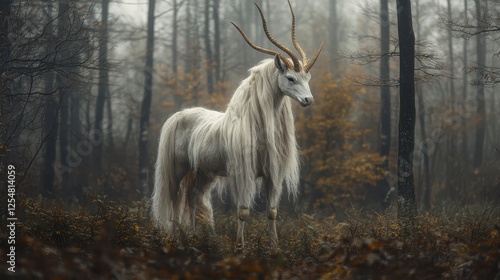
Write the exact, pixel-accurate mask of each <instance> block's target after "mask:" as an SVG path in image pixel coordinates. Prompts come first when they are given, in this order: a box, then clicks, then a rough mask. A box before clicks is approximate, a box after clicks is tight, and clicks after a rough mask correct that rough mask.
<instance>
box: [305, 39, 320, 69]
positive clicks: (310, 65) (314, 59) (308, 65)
mask: <svg viewBox="0 0 500 280" xmlns="http://www.w3.org/2000/svg"><path fill="white" fill-rule="evenodd" d="M321 49H323V42H321V45H319V49H318V51H317V52H316V54H314V56H313V58H312V59H311V63H310V64H309V63H308V64H307V66H306V72H309V70H311V68H312V67H313V65H314V63H315V62H316V59H318V56H319V54H320V53H321Z"/></svg>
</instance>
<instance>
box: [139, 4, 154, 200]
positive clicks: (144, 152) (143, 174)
mask: <svg viewBox="0 0 500 280" xmlns="http://www.w3.org/2000/svg"><path fill="white" fill-rule="evenodd" d="M155 4H156V0H149V6H148V28H147V42H146V65H145V67H144V97H143V99H142V105H141V115H140V120H139V183H140V186H141V191H142V192H143V194H145V195H147V194H148V192H149V188H148V174H149V156H148V129H149V113H150V112H149V111H150V109H151V100H152V95H153V72H154V69H153V56H154V39H155V37H154V35H155V34H154V31H155Z"/></svg>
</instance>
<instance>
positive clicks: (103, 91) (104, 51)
mask: <svg viewBox="0 0 500 280" xmlns="http://www.w3.org/2000/svg"><path fill="white" fill-rule="evenodd" d="M108 15H109V0H102V16H101V26H100V28H101V29H100V37H99V84H98V88H97V100H96V108H95V122H94V125H95V129H96V132H98V133H94V135H93V137H95V138H96V139H94V143H99V142H101V143H100V144H97V145H96V146H95V147H94V151H95V152H94V168H95V172H96V175H97V176H99V175H101V172H102V148H103V144H104V142H103V140H104V139H97V137H103V125H102V124H103V121H104V105H105V103H106V96H107V95H108V92H109V78H108V70H107V67H108V66H107V64H108Z"/></svg>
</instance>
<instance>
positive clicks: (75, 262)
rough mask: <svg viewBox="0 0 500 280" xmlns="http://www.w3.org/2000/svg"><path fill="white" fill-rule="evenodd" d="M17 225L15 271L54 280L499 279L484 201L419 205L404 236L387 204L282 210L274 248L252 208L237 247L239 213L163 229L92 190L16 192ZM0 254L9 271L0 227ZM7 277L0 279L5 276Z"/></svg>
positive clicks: (142, 212)
mask: <svg viewBox="0 0 500 280" xmlns="http://www.w3.org/2000/svg"><path fill="white" fill-rule="evenodd" d="M19 208H20V209H21V211H22V214H21V215H20V218H19V221H20V222H19V224H18V225H19V226H18V232H17V236H18V237H17V243H16V244H17V247H16V248H17V249H16V250H18V251H17V254H16V255H17V264H18V267H17V269H18V270H17V272H16V274H15V276H17V277H20V278H55V279H66V278H71V279H99V278H104V279H114V278H116V279H129V278H132V279H152V278H160V279H381V278H384V279H401V278H403V277H406V278H410V279H499V277H500V276H499V275H500V274H499V263H500V235H499V231H500V228H499V224H500V218H499V215H498V212H496V211H497V209H487V210H485V209H484V207H478V208H477V209H474V208H467V209H462V211H458V212H457V211H455V212H453V215H449V214H447V212H445V211H436V212H432V213H428V212H426V213H423V214H421V215H420V216H418V217H417V220H416V227H415V230H414V237H413V238H412V239H411V241H408V239H405V238H402V236H400V234H399V227H398V225H397V222H396V215H395V213H394V210H393V209H389V210H388V211H387V212H386V213H385V214H374V213H364V212H363V211H361V210H359V209H354V208H353V209H351V210H350V211H348V213H347V217H348V218H347V219H345V220H343V221H340V220H338V219H336V218H335V217H327V218H323V217H315V216H314V215H312V216H311V215H302V216H301V217H300V218H299V219H289V218H287V215H286V213H282V216H281V217H280V219H279V226H278V235H279V237H280V250H279V251H274V250H271V249H270V246H269V245H270V240H269V238H268V232H267V227H268V223H267V219H266V218H265V215H263V214H259V213H253V214H252V215H251V218H250V219H249V220H248V222H247V225H246V231H245V234H246V235H245V238H246V244H247V246H246V248H245V249H244V250H243V251H241V252H240V251H238V252H236V250H235V243H234V240H235V239H236V238H235V233H236V222H237V221H236V217H235V216H234V215H230V216H228V215H222V214H216V217H215V220H216V223H215V229H212V228H210V227H209V226H208V225H203V224H201V225H199V226H197V228H196V230H195V231H194V232H192V231H189V230H186V229H180V231H179V232H180V234H179V235H178V236H177V237H176V238H172V237H170V236H166V235H165V234H164V233H162V232H161V231H159V230H157V229H156V228H155V227H154V226H153V225H152V224H151V222H150V219H149V209H148V206H147V204H146V203H142V202H140V203H135V204H132V205H130V204H129V205H125V204H122V203H118V202H114V201H111V200H109V199H107V198H105V197H97V196H96V197H94V199H93V201H92V203H91V204H89V205H87V207H75V209H73V208H72V207H70V206H67V205H64V204H63V203H60V202H54V201H44V200H35V199H23V200H22V203H21V204H20V205H19ZM1 239H2V247H1V250H2V252H1V254H0V261H1V265H0V266H2V273H7V270H6V265H5V263H6V259H5V258H6V253H7V252H6V250H7V248H6V242H5V241H6V240H5V239H6V235H5V234H3V235H2V238H1ZM3 279H5V278H3Z"/></svg>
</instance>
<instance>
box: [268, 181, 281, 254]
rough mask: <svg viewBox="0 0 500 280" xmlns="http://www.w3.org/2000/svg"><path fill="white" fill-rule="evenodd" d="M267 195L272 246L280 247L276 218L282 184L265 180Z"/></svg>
mask: <svg viewBox="0 0 500 280" xmlns="http://www.w3.org/2000/svg"><path fill="white" fill-rule="evenodd" d="M264 184H265V188H266V195H267V205H266V206H267V207H266V208H267V218H268V219H269V237H270V239H271V247H272V248H274V249H277V248H278V232H277V230H276V220H277V218H278V203H279V199H280V196H281V190H282V188H281V185H278V186H277V185H275V184H273V183H272V181H271V180H265V181H264Z"/></svg>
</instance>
